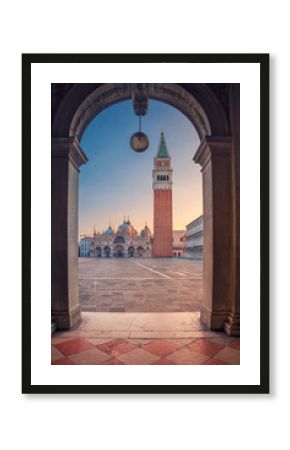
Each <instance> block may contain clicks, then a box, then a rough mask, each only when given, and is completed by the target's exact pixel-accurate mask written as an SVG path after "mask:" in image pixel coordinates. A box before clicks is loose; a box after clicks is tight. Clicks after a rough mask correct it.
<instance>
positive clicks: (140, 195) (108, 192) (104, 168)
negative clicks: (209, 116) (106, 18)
mask: <svg viewBox="0 0 290 450" xmlns="http://www.w3.org/2000/svg"><path fill="white" fill-rule="evenodd" d="M161 128H162V129H163V131H164V135H165V140H166V143H167V148H168V151H169V154H170V156H171V158H172V167H173V182H174V184H173V228H174V229H176V230H177V229H179V230H181V229H184V228H185V225H186V224H188V223H189V222H191V221H192V220H193V219H195V218H196V217H198V216H199V215H200V214H202V182H201V174H200V168H199V166H197V165H196V164H194V162H193V160H192V158H193V155H194V153H195V151H196V149H197V148H198V145H199V138H198V135H197V133H196V131H195V129H194V127H193V125H192V124H191V123H190V122H189V120H188V119H187V118H186V117H185V116H184V115H183V114H182V113H181V112H179V111H178V110H177V109H175V108H174V107H172V106H170V105H167V104H165V103H162V102H158V101H155V100H149V109H148V113H147V115H146V116H145V117H144V118H143V119H142V131H144V132H145V133H146V134H147V136H148V138H149V141H150V145H149V148H148V149H147V150H146V151H145V152H144V153H136V152H134V151H133V150H132V149H131V147H130V144H129V141H130V137H131V135H132V134H133V133H135V132H136V131H138V117H137V116H135V115H134V114H133V107H132V102H131V101H129V100H128V101H123V102H120V103H117V104H115V105H113V106H111V107H109V108H107V109H106V110H104V111H103V112H102V113H100V114H98V115H97V116H96V117H95V118H94V119H93V120H92V122H91V123H90V124H89V126H88V127H87V129H86V130H85V133H84V134H83V137H82V140H81V146H82V148H83V149H84V151H85V152H86V154H87V156H88V158H89V161H88V162H87V164H85V165H83V166H82V167H81V173H80V198H79V210H80V219H79V220H80V223H79V233H80V235H83V234H86V235H92V232H93V226H94V224H95V226H96V229H97V230H99V231H103V230H105V229H106V228H107V227H108V225H109V223H111V224H112V226H114V227H115V228H117V227H118V226H119V225H120V224H121V223H122V222H123V217H124V216H126V217H127V216H129V217H130V221H131V223H132V224H133V225H134V227H135V228H136V229H137V230H138V232H139V231H140V230H141V229H142V228H143V227H144V224H145V222H147V224H148V226H149V227H150V229H151V230H152V231H153V228H152V223H153V191H152V168H153V159H154V157H155V156H156V152H157V148H158V144H159V139H160V130H161Z"/></svg>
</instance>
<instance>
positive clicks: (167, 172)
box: [152, 131, 173, 257]
mask: <svg viewBox="0 0 290 450" xmlns="http://www.w3.org/2000/svg"><path fill="white" fill-rule="evenodd" d="M172 172H173V171H172V168H171V157H170V155H169V153H168V150H167V146H166V142H165V138H164V133H163V131H161V136H160V142H159V147H158V151H157V155H156V157H155V158H154V168H153V173H152V174H153V191H154V214H153V216H154V217H153V224H154V241H153V256H167V257H168V256H169V257H170V256H172V242H173V235H172Z"/></svg>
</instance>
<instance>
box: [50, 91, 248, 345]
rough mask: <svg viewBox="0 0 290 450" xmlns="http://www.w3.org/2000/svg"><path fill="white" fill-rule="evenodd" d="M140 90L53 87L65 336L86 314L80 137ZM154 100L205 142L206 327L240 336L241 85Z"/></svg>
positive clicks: (55, 282)
mask: <svg viewBox="0 0 290 450" xmlns="http://www.w3.org/2000/svg"><path fill="white" fill-rule="evenodd" d="M133 88H134V86H133V85H132V84H130V83H127V84H85V83H83V84H52V317H53V319H54V321H55V323H56V326H57V328H58V329H69V328H71V327H72V326H74V325H75V324H77V323H78V322H79V320H80V314H81V312H80V303H79V290H78V183H79V170H80V166H81V165H82V164H84V163H86V162H87V157H86V155H85V153H84V151H83V150H82V148H81V146H80V140H81V136H82V134H83V132H84V130H85V128H86V126H87V125H88V124H89V122H90V121H91V119H92V118H93V117H94V116H95V115H96V114H98V113H100V112H101V111H102V110H104V109H105V108H107V107H108V106H110V105H112V104H114V103H116V102H119V101H122V100H127V99H129V98H131V95H132V89H133ZM147 93H148V97H149V98H152V99H156V100H160V101H163V102H165V103H168V104H171V105H172V106H174V107H176V108H177V109H179V110H180V111H181V112H183V113H184V114H185V115H186V116H187V117H188V119H189V120H190V121H191V122H192V124H193V125H194V127H195V128H196V130H197V133H198V135H199V138H200V146H199V148H198V150H197V151H196V153H195V155H194V157H193V159H194V162H195V163H197V164H199V165H200V166H201V171H202V176H203V204H204V212H203V215H204V261H203V277H204V280H203V284H204V296H203V302H202V304H201V321H202V322H203V323H204V324H205V325H206V326H207V327H208V328H210V329H212V330H224V331H225V332H226V333H227V334H229V335H232V336H238V335H239V331H240V295H239V151H240V116H239V111H240V92H239V85H238V84H201V83H199V84H154V83H152V84H149V85H147ZM114 251H115V252H116V254H117V256H122V251H123V249H122V244H121V243H116V245H115V250H114ZM136 251H137V252H138V249H137V250H136ZM139 251H141V250H140V249H139Z"/></svg>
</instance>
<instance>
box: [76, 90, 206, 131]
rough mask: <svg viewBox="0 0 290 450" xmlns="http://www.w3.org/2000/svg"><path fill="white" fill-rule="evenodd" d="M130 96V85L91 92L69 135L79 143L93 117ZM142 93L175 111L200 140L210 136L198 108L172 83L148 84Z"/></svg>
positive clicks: (198, 104) (184, 91) (196, 102)
mask: <svg viewBox="0 0 290 450" xmlns="http://www.w3.org/2000/svg"><path fill="white" fill-rule="evenodd" d="M133 92H134V84H133V83H123V84H122V83H108V84H104V85H102V86H100V87H98V88H97V89H95V90H94V91H93V92H92V93H91V94H90V95H89V96H88V97H87V98H86V99H85V100H84V101H83V102H82V103H81V104H80V106H79V107H78V109H77V111H76V113H75V114H74V117H73V119H72V121H71V126H70V130H69V135H70V136H76V137H77V138H78V139H80V138H81V136H82V134H83V132H84V130H85V128H86V126H87V125H88V123H89V122H90V121H91V120H92V118H93V117H94V116H95V115H96V114H98V113H99V112H101V111H102V110H103V109H105V108H107V107H108V106H110V105H113V104H114V103H117V102H119V101H122V100H128V99H129V98H132V93H133ZM146 93H147V95H148V98H149V99H150V98H151V99H155V100H160V101H163V102H165V103H168V104H170V105H172V106H174V107H175V108H177V109H179V110H180V111H181V112H182V113H183V114H184V115H185V116H187V117H188V119H189V120H190V121H191V122H192V124H193V125H194V126H195V128H196V130H197V132H198V134H199V137H200V138H201V139H202V138H203V137H204V136H205V135H209V134H211V130H210V125H209V121H208V118H207V116H206V114H205V112H204V110H203V108H202V106H201V105H200V103H199V102H198V101H197V100H196V99H195V98H194V97H193V96H192V95H191V94H190V93H189V92H187V91H186V90H185V89H183V87H181V86H179V85H178V84H173V83H148V84H147V85H146ZM132 114H133V109H132ZM149 114H150V110H149Z"/></svg>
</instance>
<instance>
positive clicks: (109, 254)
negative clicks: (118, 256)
mask: <svg viewBox="0 0 290 450" xmlns="http://www.w3.org/2000/svg"><path fill="white" fill-rule="evenodd" d="M104 256H105V257H106V258H110V256H111V249H110V247H108V246H106V247H104Z"/></svg>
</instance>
